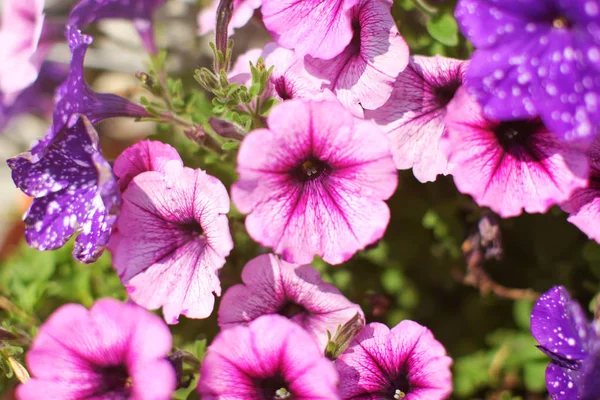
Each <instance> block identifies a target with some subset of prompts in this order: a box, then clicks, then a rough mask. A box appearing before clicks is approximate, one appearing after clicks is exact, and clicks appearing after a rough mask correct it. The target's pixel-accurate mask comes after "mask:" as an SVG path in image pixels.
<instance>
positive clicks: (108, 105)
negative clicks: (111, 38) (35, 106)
mask: <svg viewBox="0 0 600 400" xmlns="http://www.w3.org/2000/svg"><path fill="white" fill-rule="evenodd" d="M68 38H69V47H70V48H71V53H72V56H71V64H70V72H69V77H68V78H67V80H66V81H65V82H64V83H63V84H62V85H61V86H60V87H59V88H58V91H57V93H56V98H55V101H56V107H55V109H54V115H53V118H52V125H53V128H52V131H53V133H56V132H58V131H60V130H62V129H63V128H64V126H65V125H68V124H70V122H69V120H70V118H71V117H72V116H73V115H75V114H84V115H85V116H86V117H87V118H88V119H89V120H90V121H91V122H92V124H96V123H98V122H100V121H102V120H104V119H106V118H114V117H132V118H142V117H149V116H150V114H149V113H148V112H146V110H145V109H144V108H143V107H141V106H139V105H137V104H135V103H132V102H131V101H129V100H127V99H125V98H123V97H120V96H117V95H114V94H109V93H95V92H94V91H93V90H92V89H91V88H90V87H89V86H88V85H87V83H86V82H85V78H84V73H83V70H84V66H83V62H84V59H85V53H86V51H87V48H88V47H89V45H90V44H91V43H92V41H93V39H92V37H91V36H88V35H84V34H82V33H81V31H79V30H77V29H74V28H69V29H68ZM51 137H52V134H50V136H49V137H47V138H45V139H44V140H45V141H46V140H48V139H49V138H51Z"/></svg>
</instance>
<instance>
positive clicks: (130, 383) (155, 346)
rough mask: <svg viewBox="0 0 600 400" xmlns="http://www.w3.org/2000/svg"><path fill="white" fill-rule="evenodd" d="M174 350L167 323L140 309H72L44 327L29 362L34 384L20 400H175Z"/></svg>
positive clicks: (110, 304)
mask: <svg viewBox="0 0 600 400" xmlns="http://www.w3.org/2000/svg"><path fill="white" fill-rule="evenodd" d="M171 346H172V339H171V332H169V329H168V328H167V326H166V325H165V323H164V322H163V321H161V320H160V318H158V317H157V316H155V315H153V314H151V313H149V312H147V311H146V310H144V309H143V308H141V307H138V306H136V305H135V304H131V303H120V302H118V301H116V300H113V299H102V300H98V301H97V302H96V303H95V304H94V305H93V306H92V308H91V309H90V310H87V309H86V308H85V307H83V306H81V305H78V304H67V305H65V306H62V307H61V308H59V309H58V310H57V311H55V312H54V314H52V316H51V317H50V318H49V319H48V320H47V321H46V322H45V323H44V324H43V325H42V326H41V327H40V331H39V333H38V335H37V336H36V338H35V339H34V341H33V344H32V346H31V349H30V350H29V352H28V353H27V357H26V360H27V367H28V369H29V372H30V373H31V375H32V379H31V380H29V381H27V383H25V384H24V385H21V386H19V387H18V388H17V398H18V399H21V400H29V399H31V400H37V399H73V400H77V399H92V398H94V399H100V398H102V399H109V398H110V399H148V400H167V399H170V398H171V395H172V394H173V392H174V391H175V387H176V376H175V370H174V368H173V367H172V366H171V364H170V363H169V361H168V360H167V354H168V353H169V352H170V351H171Z"/></svg>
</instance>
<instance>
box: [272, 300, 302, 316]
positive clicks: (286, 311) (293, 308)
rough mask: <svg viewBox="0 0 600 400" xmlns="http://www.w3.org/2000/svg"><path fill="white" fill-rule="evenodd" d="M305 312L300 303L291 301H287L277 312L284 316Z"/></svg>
mask: <svg viewBox="0 0 600 400" xmlns="http://www.w3.org/2000/svg"><path fill="white" fill-rule="evenodd" d="M304 312H306V308H304V307H302V306H301V305H300V304H296V303H294V302H293V301H287V302H286V303H285V304H284V305H283V306H282V307H281V308H280V309H279V311H277V314H279V315H283V316H284V317H286V318H294V317H295V316H296V315H298V314H302V313H304Z"/></svg>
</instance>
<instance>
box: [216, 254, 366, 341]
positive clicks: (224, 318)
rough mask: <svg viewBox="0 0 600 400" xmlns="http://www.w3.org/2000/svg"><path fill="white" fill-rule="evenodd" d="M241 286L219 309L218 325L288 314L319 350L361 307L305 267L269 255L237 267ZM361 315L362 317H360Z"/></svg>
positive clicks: (360, 312) (236, 323)
mask: <svg viewBox="0 0 600 400" xmlns="http://www.w3.org/2000/svg"><path fill="white" fill-rule="evenodd" d="M242 280H243V281H244V284H241V285H235V286H233V287H231V288H230V289H229V290H227V292H225V294H224V295H223V299H222V300H221V305H220V307H219V326H220V327H221V328H222V329H226V328H230V327H233V326H237V325H240V324H247V323H249V322H251V321H253V320H255V319H256V318H258V317H260V316H261V315H265V314H279V315H283V316H284V317H288V318H289V319H291V320H292V321H294V322H296V323H297V324H299V325H300V326H302V327H303V328H304V329H306V331H308V332H309V333H311V334H312V335H313V336H314V337H315V338H316V339H317V342H318V343H319V346H320V348H321V349H325V345H326V344H327V331H329V332H330V333H331V334H332V335H333V334H334V333H335V332H336V329H337V327H338V325H344V324H345V323H346V322H348V321H349V320H350V319H352V317H354V316H355V315H356V314H357V313H358V314H360V315H361V316H362V315H363V312H362V310H361V308H360V307H359V306H358V305H356V304H354V303H351V302H350V301H349V300H348V299H346V298H345V297H344V295H343V294H342V293H340V291H339V290H338V289H337V288H336V287H335V286H333V285H331V284H329V283H325V282H323V281H322V280H321V277H320V275H319V272H318V271H317V270H315V269H314V268H313V267H312V266H310V265H295V264H289V263H286V262H285V261H282V260H280V259H279V258H278V257H277V256H275V255H273V254H263V255H260V256H258V257H256V258H255V259H253V260H250V261H249V262H248V263H247V264H246V266H245V267H244V270H243V271H242ZM363 318H364V316H363Z"/></svg>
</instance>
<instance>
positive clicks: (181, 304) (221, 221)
mask: <svg viewBox="0 0 600 400" xmlns="http://www.w3.org/2000/svg"><path fill="white" fill-rule="evenodd" d="M138 148H139V147H138ZM131 154H132V152H125V153H124V154H123V155H122V156H121V160H117V161H118V163H119V164H121V165H123V164H125V165H127V164H129V162H128V161H127V160H125V158H127V157H129V156H130V155H131ZM148 155H149V156H151V157H156V156H157V155H158V156H164V155H165V153H163V154H161V153H159V152H153V153H150V154H148ZM172 156H173V158H174V160H172V161H168V162H166V163H165V160H164V159H162V160H161V159H158V158H157V159H155V160H153V161H152V162H151V163H149V164H150V165H153V166H154V167H156V166H157V165H161V166H160V168H159V170H151V171H146V172H142V173H140V174H138V175H136V176H135V177H133V179H132V180H131V181H130V182H129V184H128V186H127V189H126V190H125V192H124V193H123V205H122V207H121V215H120V217H119V220H118V223H117V228H118V230H117V231H116V232H115V233H114V234H113V236H112V237H111V242H110V244H109V249H110V250H111V252H112V255H113V263H114V265H115V268H116V269H117V272H118V274H119V277H120V278H121V282H123V284H124V285H125V287H126V288H127V292H128V293H129V296H130V297H131V299H132V300H133V301H135V302H136V303H138V304H140V305H142V306H144V307H146V308H148V309H157V308H160V307H162V309H163V314H164V317H165V320H166V321H167V322H168V323H173V324H174V323H177V321H178V319H179V315H180V314H183V315H186V316H188V317H190V318H206V317H208V316H209V315H210V314H211V312H212V310H213V306H214V302H215V299H214V295H213V293H215V294H216V295H220V294H221V285H220V282H219V277H218V275H217V271H218V270H219V269H220V268H221V267H222V266H223V264H225V257H226V256H227V255H228V254H229V252H230V251H231V249H232V248H233V242H232V239H231V235H230V233H229V226H228V222H227V217H226V215H225V214H227V213H228V212H229V196H228V195H227V190H226V189H225V187H224V186H223V184H222V183H221V182H220V181H219V180H218V179H217V178H214V177H212V176H210V175H208V174H206V172H204V171H202V170H199V169H197V170H193V169H191V168H187V167H184V166H182V164H181V159H180V158H179V156H178V155H176V154H172ZM143 157H144V158H145V157H146V155H144V156H143ZM144 158H142V160H141V162H145V163H147V161H148V160H145V159H144ZM122 163H123V164H122ZM130 166H131V169H130V171H132V172H131V173H127V172H125V173H122V172H123V171H122V170H121V171H120V172H119V173H120V174H121V177H122V178H123V177H128V176H131V175H134V173H135V172H137V171H139V169H138V168H137V166H135V164H134V163H131V164H130ZM140 226H143V227H144V229H140Z"/></svg>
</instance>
